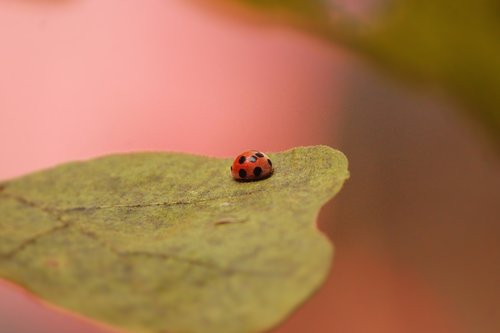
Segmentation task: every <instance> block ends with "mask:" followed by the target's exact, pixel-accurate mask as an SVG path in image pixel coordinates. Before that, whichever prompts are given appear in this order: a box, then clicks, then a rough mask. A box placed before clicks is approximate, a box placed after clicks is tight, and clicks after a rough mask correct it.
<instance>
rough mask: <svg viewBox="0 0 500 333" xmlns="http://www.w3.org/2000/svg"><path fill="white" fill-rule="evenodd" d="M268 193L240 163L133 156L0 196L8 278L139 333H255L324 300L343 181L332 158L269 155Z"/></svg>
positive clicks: (60, 170) (325, 152)
mask: <svg viewBox="0 0 500 333" xmlns="http://www.w3.org/2000/svg"><path fill="white" fill-rule="evenodd" d="M270 158H271V159H272V160H273V165H274V167H275V172H274V174H273V176H271V177H270V178H268V179H266V180H262V181H257V182H249V183H240V182H237V181H235V180H233V179H232V178H231V175H230V170H229V167H230V165H231V160H228V159H216V158H208V157H201V156H192V155H186V154H177V153H137V154H127V155H112V156H105V157H101V158H98V159H95V160H91V161H86V162H75V163H68V164H65V165H61V166H58V167H55V168H53V169H50V170H45V171H42V172H38V173H34V174H31V175H28V176H25V177H22V178H19V179H15V180H12V181H10V182H6V183H4V184H3V185H2V186H1V190H0V277H2V278H4V279H7V280H10V281H13V282H15V283H17V284H19V285H21V286H23V287H25V288H27V289H28V290H30V291H32V292H33V293H34V294H35V295H37V296H39V297H40V298H42V299H44V300H46V301H48V302H50V303H52V304H55V305H57V306H60V307H63V308H66V309H69V310H71V311H74V312H77V313H80V314H83V315H85V316H87V317H89V318H92V319H95V320H98V321H101V322H104V323H107V324H111V325H114V326H116V327H119V328H122V329H125V330H128V331H130V332H155V333H159V332H170V333H176V332H182V333H186V332H191V333H202V332H203V333H212V332H213V333H240V332H241V333H246V332H259V331H263V330H266V329H268V328H270V327H272V326H274V325H276V324H277V323H279V322H280V321H281V320H283V319H284V318H286V317H287V315H289V314H290V312H291V311H292V310H293V309H294V308H296V307H297V306H298V305H299V304H300V303H301V302H303V301H304V300H305V299H306V298H307V297H308V296H310V295H311V293H312V292H313V291H314V290H315V289H317V288H318V287H319V285H320V284H321V283H322V281H323V280H324V279H325V276H326V274H327V271H328V268H329V265H330V262H331V256H332V247H331V245H330V243H329V242H328V240H327V239H326V237H324V236H323V235H322V234H320V232H319V231H318V230H317V229H316V227H315V219H316V216H317V214H318V211H319V209H320V208H321V206H322V205H323V204H324V203H325V202H327V201H328V200H329V199H331V198H332V197H333V196H334V195H335V194H336V193H337V192H338V191H339V190H340V188H341V186H342V184H343V183H344V181H345V180H346V179H347V178H348V175H349V174H348V171H347V160H346V158H345V156H344V155H343V154H342V153H341V152H339V151H336V150H333V149H331V148H329V147H326V146H315V147H302V148H295V149H292V150H289V151H285V152H282V153H275V154H270Z"/></svg>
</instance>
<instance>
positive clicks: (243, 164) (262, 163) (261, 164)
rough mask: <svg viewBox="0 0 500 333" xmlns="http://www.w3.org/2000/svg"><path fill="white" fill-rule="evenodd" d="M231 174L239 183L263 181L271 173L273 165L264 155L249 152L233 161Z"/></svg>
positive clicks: (252, 151) (253, 151) (258, 152)
mask: <svg viewBox="0 0 500 333" xmlns="http://www.w3.org/2000/svg"><path fill="white" fill-rule="evenodd" d="M231 173H232V175H233V178H234V179H236V180H240V181H249V180H260V179H265V178H267V177H269V176H271V174H272V173H273V163H272V162H271V160H270V159H269V157H268V156H267V155H266V154H264V153H262V152H260V151H258V150H249V151H246V152H244V153H241V154H240V155H238V156H237V157H236V158H235V159H234V162H233V165H232V166H231Z"/></svg>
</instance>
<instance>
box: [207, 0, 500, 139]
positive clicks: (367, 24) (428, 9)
mask: <svg viewBox="0 0 500 333" xmlns="http://www.w3.org/2000/svg"><path fill="white" fill-rule="evenodd" d="M212 1H215V2H217V1H220V0H212ZM225 2H226V3H238V4H245V5H247V6H248V5H251V6H252V7H253V8H256V9H259V10H260V11H261V12H263V13H265V14H266V15H267V16H268V17H270V18H272V19H273V20H275V21H277V22H280V23H285V24H290V25H292V26H295V27H298V28H300V29H303V30H307V31H309V32H313V33H314V34H316V35H318V36H321V37H322V38H324V39H325V40H328V41H330V42H333V43H335V44H341V45H343V46H346V47H348V48H350V49H352V50H354V51H356V52H358V53H359V54H362V55H364V56H365V57H366V59H370V60H371V61H372V62H373V63H375V64H377V65H379V66H380V67H382V68H384V69H386V70H388V71H389V72H392V73H395V74H397V75H398V76H400V77H402V78H404V79H408V80H409V81H414V82H420V83H426V84H429V85H430V86H432V87H434V86H438V87H439V88H441V89H442V90H444V91H446V92H447V93H448V94H449V95H450V96H452V97H454V98H455V99H456V100H457V101H458V102H459V103H460V104H461V106H463V109H464V110H465V113H466V114H467V115H468V116H469V117H470V118H471V119H475V120H476V121H477V122H478V123H479V124H481V125H482V128H483V129H484V130H485V131H486V132H487V133H489V134H490V137H491V138H492V139H493V141H494V142H495V143H496V144H498V145H500V93H499V92H498V91H499V87H500V37H499V33H498V32H499V31H500V10H499V9H500V6H499V2H498V0H474V1H467V0H439V1H436V0H399V1H390V0H380V1H378V2H377V4H378V8H376V9H375V10H374V9H372V12H373V13H376V14H373V15H372V17H371V18H370V19H365V20H363V19H359V18H356V17H355V16H354V15H352V14H349V13H348V11H346V10H345V9H344V8H343V7H342V2H340V1H337V2H333V3H332V2H330V3H328V2H326V1H321V0H315V1H307V0H293V1H279V0H277V1H270V4H271V5H269V6H265V5H264V3H267V1H265V0H262V1H260V0H225ZM277 2H278V3H279V4H276V3H277ZM335 3H337V4H336V5H335ZM278 10H279V11H280V12H285V13H290V14H291V15H289V16H288V17H285V20H283V17H282V16H280V15H275V13H276V11H278ZM456 109H460V108H456Z"/></svg>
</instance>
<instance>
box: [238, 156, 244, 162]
mask: <svg viewBox="0 0 500 333" xmlns="http://www.w3.org/2000/svg"><path fill="white" fill-rule="evenodd" d="M245 160H246V157H245V156H241V157H240V159H239V160H238V163H239V164H243V163H245Z"/></svg>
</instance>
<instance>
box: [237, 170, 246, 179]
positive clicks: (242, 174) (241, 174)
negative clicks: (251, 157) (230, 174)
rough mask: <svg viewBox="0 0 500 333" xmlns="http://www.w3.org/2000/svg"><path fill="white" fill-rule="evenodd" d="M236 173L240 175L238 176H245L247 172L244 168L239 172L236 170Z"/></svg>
mask: <svg viewBox="0 0 500 333" xmlns="http://www.w3.org/2000/svg"><path fill="white" fill-rule="evenodd" d="M238 174H239V175H240V178H245V177H246V176H247V172H246V171H245V169H240V172H238Z"/></svg>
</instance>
